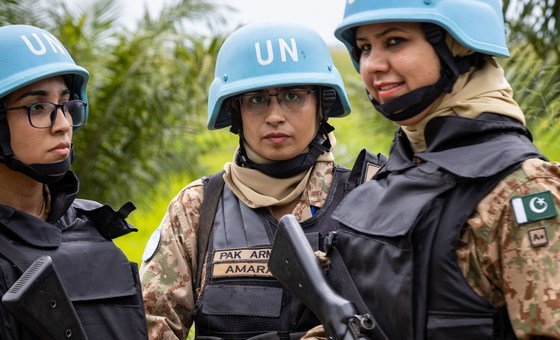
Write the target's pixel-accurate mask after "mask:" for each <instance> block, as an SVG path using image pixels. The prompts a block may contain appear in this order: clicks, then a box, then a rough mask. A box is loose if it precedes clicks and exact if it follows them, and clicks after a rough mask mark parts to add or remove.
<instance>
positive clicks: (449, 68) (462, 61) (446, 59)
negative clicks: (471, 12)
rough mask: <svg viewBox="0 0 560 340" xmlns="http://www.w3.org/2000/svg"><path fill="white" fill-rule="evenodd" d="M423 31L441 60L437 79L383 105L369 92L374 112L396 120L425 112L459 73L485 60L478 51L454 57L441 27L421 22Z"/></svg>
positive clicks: (451, 84) (446, 91) (450, 88)
mask: <svg viewBox="0 0 560 340" xmlns="http://www.w3.org/2000/svg"><path fill="white" fill-rule="evenodd" d="M422 30H423V31H424V34H425V36H426V39H427V40H428V42H429V43H430V44H431V45H432V46H433V48H434V50H435V51H436V54H437V55H438V57H439V59H440V62H441V74H440V77H439V79H438V81H437V82H435V83H434V84H432V85H428V86H424V87H421V88H418V89H415V90H413V91H410V92H408V93H406V94H404V95H402V96H399V97H397V98H394V99H393V100H391V101H389V102H387V103H385V104H380V103H379V102H377V101H376V100H375V99H374V98H373V97H372V96H371V95H370V94H369V93H368V97H369V100H370V101H371V103H372V104H373V106H374V107H375V108H376V109H377V111H379V112H381V114H383V116H385V117H386V118H388V119H390V120H392V121H395V122H398V121H403V120H406V119H409V118H412V117H414V116H416V115H417V114H419V113H420V112H422V111H424V110H425V109H426V108H427V107H428V106H430V105H431V104H432V103H433V102H434V101H435V100H436V99H437V98H438V97H440V96H441V95H442V94H443V93H450V92H451V91H452V90H453V85H454V84H455V81H456V80H457V78H458V77H459V76H460V75H461V74H463V73H465V72H467V71H468V70H470V68H471V67H472V66H478V67H480V66H482V65H483V64H484V62H485V60H484V57H483V56H482V55H481V54H480V53H473V54H470V55H468V56H464V57H453V56H452V54H451V51H450V50H449V47H448V46H447V44H446V43H445V35H446V32H445V31H444V30H443V28H441V27H439V26H437V25H434V24H423V25H422Z"/></svg>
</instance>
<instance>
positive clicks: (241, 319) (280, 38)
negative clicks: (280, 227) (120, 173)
mask: <svg viewBox="0 0 560 340" xmlns="http://www.w3.org/2000/svg"><path fill="white" fill-rule="evenodd" d="M349 112H350V106H349V103H348V99H347V96H346V93H345V89H344V86H343V82H342V79H341V77H340V74H339V73H338V71H337V69H336V67H335V65H334V64H333V60H332V58H331V55H330V52H329V49H328V47H327V46H326V44H325V42H324V41H323V40H322V39H321V37H320V36H319V35H318V34H317V33H316V32H315V31H313V30H311V29H309V28H307V27H305V26H301V25H297V24H289V23H279V22H265V23H257V24H250V25H247V26H245V27H242V28H241V29H239V30H237V31H236V32H234V33H233V34H231V36H229V37H228V38H227V39H226V41H225V42H224V44H223V46H222V47H221V49H220V51H219V54H218V59H217V63H216V69H215V78H214V81H213V83H212V85H211V87H210V95H209V99H208V128H209V129H220V128H224V127H228V126H231V128H230V131H232V132H233V133H236V134H238V135H239V146H238V148H237V150H236V151H235V154H234V156H233V161H232V162H229V163H226V164H225V166H224V171H223V172H220V173H218V174H217V175H214V176H212V177H211V178H210V180H208V179H202V180H197V181H195V182H193V183H191V184H189V185H188V186H187V187H185V188H184V189H183V190H182V191H181V192H180V193H179V194H178V195H177V196H176V197H175V199H173V201H172V202H171V204H170V206H169V209H168V211H167V214H166V215H165V217H164V218H163V221H162V222H161V224H160V226H159V228H158V229H156V231H155V232H154V234H153V237H152V239H153V241H152V242H149V243H148V246H147V247H146V251H145V254H144V259H143V260H144V263H143V265H142V268H141V278H142V283H143V291H144V302H145V306H146V312H147V315H148V316H147V319H148V328H149V335H150V337H151V338H152V339H169V338H173V337H177V338H179V339H184V338H185V336H186V335H187V333H188V331H189V328H190V327H191V325H192V323H193V320H194V324H195V326H196V334H197V337H212V338H213V339H245V338H250V337H256V336H270V337H272V338H286V339H288V338H289V337H290V336H292V337H298V333H299V336H300V337H301V335H303V333H300V332H302V331H305V330H307V329H309V328H306V327H308V326H309V325H314V324H316V321H315V320H314V318H312V317H310V316H309V315H308V313H307V312H305V311H304V310H303V309H301V308H299V306H298V302H297V301H295V300H294V299H292V298H291V296H290V295H289V294H287V292H286V291H284V290H283V289H282V287H281V286H280V284H279V283H278V282H277V281H276V280H275V279H274V278H273V277H272V276H271V274H270V272H269V271H268V267H267V261H268V256H269V253H270V247H271V240H272V239H273V237H274V233H275V230H276V228H277V224H278V219H279V218H280V217H281V216H283V215H284V214H287V213H292V214H294V215H295V216H296V217H297V219H298V221H300V222H301V223H302V227H303V229H304V231H305V232H306V233H307V234H308V235H309V239H310V240H311V242H312V244H314V245H315V248H317V245H318V244H319V238H320V235H324V234H326V233H327V232H328V231H331V230H333V229H334V228H335V225H336V223H334V221H333V220H332V219H331V218H330V215H331V213H332V210H333V209H334V207H335V206H336V205H337V203H338V202H340V200H341V199H342V197H343V196H344V194H345V184H346V181H347V179H348V177H349V171H348V170H347V169H344V168H342V167H340V166H338V165H336V164H335V163H334V159H333V154H332V149H333V147H334V145H335V139H334V136H333V134H332V130H333V128H332V127H331V126H330V125H329V124H328V123H327V120H328V118H329V117H342V116H345V115H347V114H348V113H349ZM215 182H218V183H219V184H220V183H221V184H222V185H217V186H216V185H215V184H213V183H215ZM224 182H225V185H223V183H224ZM205 186H206V187H207V189H206V190H205V189H204V188H205ZM222 186H223V189H222ZM216 187H217V189H216ZM212 208H213V209H212Z"/></svg>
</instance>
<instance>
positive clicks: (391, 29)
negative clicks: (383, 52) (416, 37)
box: [356, 26, 406, 40]
mask: <svg viewBox="0 0 560 340" xmlns="http://www.w3.org/2000/svg"><path fill="white" fill-rule="evenodd" d="M393 32H403V33H405V32H406V31H405V30H404V29H402V28H400V27H396V26H391V27H387V28H386V29H384V30H383V31H381V32H379V33H376V34H375V35H374V36H375V38H376V39H380V38H382V37H383V36H385V35H387V34H389V33H393ZM356 40H366V38H365V37H359V36H356Z"/></svg>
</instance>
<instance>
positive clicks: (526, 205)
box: [511, 191, 558, 224]
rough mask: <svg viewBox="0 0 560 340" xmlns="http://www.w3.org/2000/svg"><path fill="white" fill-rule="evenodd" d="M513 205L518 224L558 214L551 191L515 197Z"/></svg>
mask: <svg viewBox="0 0 560 340" xmlns="http://www.w3.org/2000/svg"><path fill="white" fill-rule="evenodd" d="M511 205H512V208H513V212H514V214H515V221H516V222H517V224H525V223H530V222H535V221H538V220H542V219H546V218H552V217H555V216H557V215H558V213H557V212H556V206H555V204H554V198H553V197H552V194H551V193H550V191H543V192H538V193H536V194H531V195H525V196H520V197H514V198H512V199H511Z"/></svg>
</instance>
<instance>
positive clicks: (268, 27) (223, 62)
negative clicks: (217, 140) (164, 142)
mask: <svg viewBox="0 0 560 340" xmlns="http://www.w3.org/2000/svg"><path fill="white" fill-rule="evenodd" d="M291 85H318V86H324V87H327V88H331V89H333V90H334V91H335V93H336V98H335V101H334V103H333V104H332V105H331V106H330V109H329V111H328V112H327V113H326V114H327V115H328V116H329V117H342V116H345V115H347V114H349V113H350V104H349V102H348V97H347V95H346V91H345V88H344V84H343V82H342V78H341V77H340V73H339V72H338V70H337V69H336V67H335V65H334V62H333V60H332V57H331V54H330V51H329V49H328V47H327V45H326V44H325V42H324V41H323V39H322V38H321V36H319V34H317V32H315V31H314V30H312V29H310V28H308V27H307V26H304V25H300V24H294V23H280V22H264V23H254V24H249V25H247V26H245V27H242V28H240V29H239V30H237V31H235V32H234V33H232V34H231V35H230V36H229V37H228V38H227V39H226V40H225V42H224V44H223V45H222V47H221V48H220V51H219V53H218V58H217V61H216V69H215V78H214V81H213V82H212V85H211V86H210V94H209V96H208V128H209V129H220V128H224V127H227V126H230V125H231V124H232V120H231V117H230V113H229V112H228V108H227V105H225V103H226V101H227V99H228V98H232V97H234V96H236V95H238V94H241V93H244V92H249V91H254V90H259V89H263V88H269V87H278V86H291ZM323 105H324V103H323Z"/></svg>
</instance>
